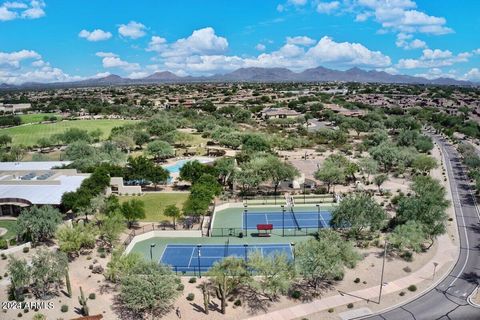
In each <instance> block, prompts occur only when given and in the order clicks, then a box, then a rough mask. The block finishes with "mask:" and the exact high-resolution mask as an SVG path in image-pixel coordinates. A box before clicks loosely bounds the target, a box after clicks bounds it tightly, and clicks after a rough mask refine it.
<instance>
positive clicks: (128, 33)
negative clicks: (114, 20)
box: [118, 21, 147, 39]
mask: <svg viewBox="0 0 480 320" xmlns="http://www.w3.org/2000/svg"><path fill="white" fill-rule="evenodd" d="M146 30H147V27H145V25H143V24H141V23H139V22H135V21H130V22H129V23H127V24H121V25H120V26H119V27H118V33H120V35H122V36H124V37H126V38H131V39H138V38H141V37H143V36H144V35H145V34H146Z"/></svg>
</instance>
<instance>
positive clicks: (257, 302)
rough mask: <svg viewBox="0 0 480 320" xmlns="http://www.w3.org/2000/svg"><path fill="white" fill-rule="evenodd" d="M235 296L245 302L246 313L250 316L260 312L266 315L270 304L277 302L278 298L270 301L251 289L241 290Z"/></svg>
mask: <svg viewBox="0 0 480 320" xmlns="http://www.w3.org/2000/svg"><path fill="white" fill-rule="evenodd" d="M237 295H238V297H239V298H240V299H241V300H243V301H245V303H246V304H247V307H248V313H249V314H252V315H255V314H257V313H260V312H263V313H266V312H267V311H268V308H269V307H271V305H272V302H275V301H278V298H277V299H274V300H273V301H271V300H270V299H268V298H267V297H265V296H263V295H262V294H261V293H259V292H257V291H256V290H252V289H251V288H243V289H242V290H240V291H239V292H238V293H237Z"/></svg>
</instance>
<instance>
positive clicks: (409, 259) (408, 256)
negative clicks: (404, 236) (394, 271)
mask: <svg viewBox="0 0 480 320" xmlns="http://www.w3.org/2000/svg"><path fill="white" fill-rule="evenodd" d="M400 257H402V258H403V260H405V261H407V262H412V261H413V253H412V252H410V251H405V252H403V253H402V254H400Z"/></svg>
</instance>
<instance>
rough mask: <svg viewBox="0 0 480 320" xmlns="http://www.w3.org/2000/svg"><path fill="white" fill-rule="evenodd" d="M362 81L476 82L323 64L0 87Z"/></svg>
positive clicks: (157, 73) (0, 88)
mask: <svg viewBox="0 0 480 320" xmlns="http://www.w3.org/2000/svg"><path fill="white" fill-rule="evenodd" d="M330 81H341V82H363V83H397V84H401V83H405V84H430V85H455V86H477V85H479V84H478V83H473V82H469V81H461V80H455V79H451V78H438V79H432V80H429V79H426V78H422V77H414V76H408V75H393V74H389V73H387V72H384V71H376V70H369V71H366V70H362V69H360V68H357V67H355V68H351V69H348V70H345V71H340V70H333V69H328V68H324V67H316V68H311V69H306V70H304V71H302V72H293V71H291V70H289V69H286V68H255V67H252V68H240V69H237V70H235V71H232V72H229V73H226V74H218V75H213V76H208V77H207V76H202V77H195V76H186V77H181V76H177V75H176V74H174V73H172V72H170V71H162V72H155V73H153V74H151V75H149V76H147V77H145V78H140V79H130V78H122V77H120V76H118V75H115V74H111V75H109V76H106V77H103V78H92V79H87V80H82V81H74V82H56V83H35V82H29V83H24V84H21V85H8V84H5V83H4V84H0V90H2V89H4V90H5V89H6V90H8V89H14V88H18V89H21V88H56V87H90V86H115V85H134V84H153V83H189V82H330Z"/></svg>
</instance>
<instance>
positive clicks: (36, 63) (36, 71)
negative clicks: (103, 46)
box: [0, 50, 82, 84]
mask: <svg viewBox="0 0 480 320" xmlns="http://www.w3.org/2000/svg"><path fill="white" fill-rule="evenodd" d="M27 60H33V62H31V63H25V62H26V61H27ZM80 79H82V78H81V77H72V76H70V75H68V74H66V73H64V72H63V71H62V70H61V69H59V68H55V67H51V66H50V64H49V63H48V62H45V61H43V60H42V57H41V55H40V54H38V53H37V52H35V51H33V50H20V51H14V52H0V83H8V84H21V83H24V82H56V81H72V80H80Z"/></svg>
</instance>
